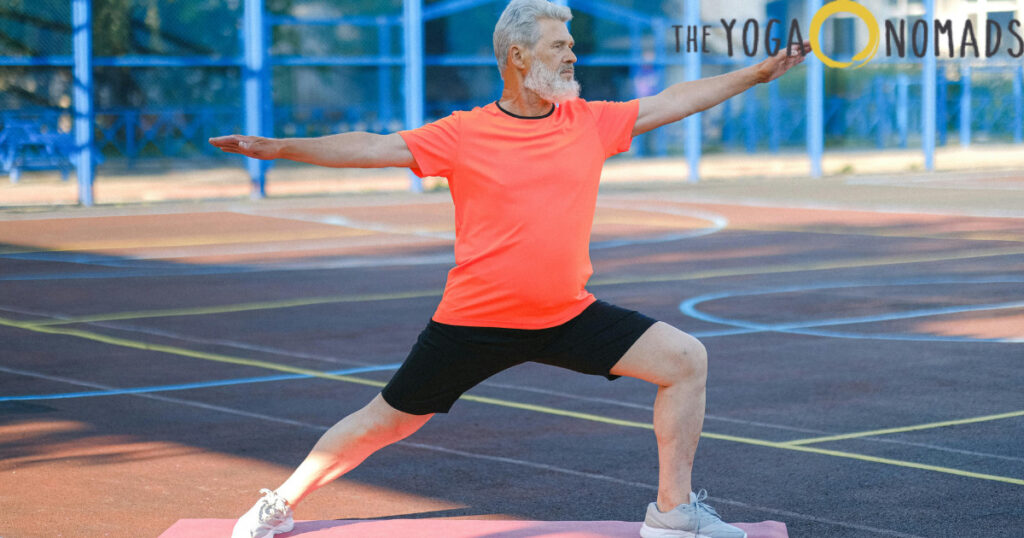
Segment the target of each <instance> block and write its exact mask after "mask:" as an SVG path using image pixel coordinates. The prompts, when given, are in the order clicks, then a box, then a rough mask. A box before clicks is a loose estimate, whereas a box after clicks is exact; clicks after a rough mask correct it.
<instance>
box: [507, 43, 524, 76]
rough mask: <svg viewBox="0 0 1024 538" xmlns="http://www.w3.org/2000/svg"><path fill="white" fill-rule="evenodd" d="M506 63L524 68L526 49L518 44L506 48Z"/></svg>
mask: <svg viewBox="0 0 1024 538" xmlns="http://www.w3.org/2000/svg"><path fill="white" fill-rule="evenodd" d="M508 64H509V65H514V66H516V68H518V69H523V70H525V69H526V50H525V49H524V48H523V47H521V46H520V45H512V46H511V47H509V48H508Z"/></svg>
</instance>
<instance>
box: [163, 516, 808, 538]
mask: <svg viewBox="0 0 1024 538" xmlns="http://www.w3.org/2000/svg"><path fill="white" fill-rule="evenodd" d="M234 525H235V520H233V519H182V520H179V521H178V522H177V523H175V524H174V525H172V526H171V528H169V529H167V531H165V532H164V533H163V534H161V535H160V538H227V537H228V536H231V528H232V527H233V526H234ZM733 525H736V526H737V527H739V528H741V529H743V530H745V531H747V537H748V538H789V534H788V533H787V532H786V524H785V523H780V522H778V521H762V522H761V523H733ZM277 536H278V538H290V537H292V536H301V537H303V538H395V537H407V538H535V537H544V538H637V537H638V536H640V523H636V522H626V521H516V520H495V519H383V520H379V519H375V520H363V521H347V520H337V521H297V522H295V529H294V530H293V531H292V532H289V533H287V534H279V535H277Z"/></svg>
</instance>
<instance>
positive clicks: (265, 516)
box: [260, 489, 288, 523]
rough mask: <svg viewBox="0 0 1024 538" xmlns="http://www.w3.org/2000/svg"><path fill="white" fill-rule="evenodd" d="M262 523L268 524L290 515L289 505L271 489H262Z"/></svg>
mask: <svg viewBox="0 0 1024 538" xmlns="http://www.w3.org/2000/svg"><path fill="white" fill-rule="evenodd" d="M260 494H261V495H263V499H262V501H263V502H262V503H261V505H260V522H262V523H268V522H270V521H274V520H280V519H284V518H285V517H286V516H287V515H288V503H287V502H286V501H285V500H284V499H282V498H281V497H279V496H278V495H277V494H276V493H274V492H273V491H270V490H269V489H261V490H260Z"/></svg>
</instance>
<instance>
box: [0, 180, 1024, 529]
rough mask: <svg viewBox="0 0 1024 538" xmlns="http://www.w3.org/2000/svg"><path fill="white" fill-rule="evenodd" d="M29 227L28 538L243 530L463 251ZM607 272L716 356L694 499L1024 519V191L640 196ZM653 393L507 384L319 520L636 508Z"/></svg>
mask: <svg viewBox="0 0 1024 538" xmlns="http://www.w3.org/2000/svg"><path fill="white" fill-rule="evenodd" d="M0 219H2V220H0V243H2V244H0V342H2V344H0V356H2V359H0V506H2V507H3V508H2V509H0V535H2V536H4V537H5V538H11V537H21V536H59V535H64V536H156V535H159V534H160V533H161V532H163V531H164V530H166V529H168V528H169V527H171V526H172V525H173V524H175V522H177V521H178V520H182V519H197V518H216V519H230V518H234V517H237V516H238V515H239V514H241V513H242V512H244V511H245V510H246V509H247V508H248V507H249V506H251V505H252V503H253V502H254V501H255V500H256V498H257V491H258V490H259V488H262V487H268V488H272V487H275V486H276V485H278V484H279V483H280V482H281V481H282V480H283V479H284V478H285V477H286V476H287V474H288V473H289V472H290V471H291V469H292V468H293V467H294V466H295V465H296V464H297V463H298V462H299V461H300V460H301V458H302V457H303V456H304V455H305V454H306V452H307V451H308V449H309V448H310V447H311V446H312V444H313V443H314V441H315V440H316V438H317V437H318V436H319V434H320V433H321V432H322V431H323V429H325V428H326V427H328V426H329V425H331V424H333V423H334V422H335V421H336V420H337V419H339V418H340V417H342V416H343V415H345V414H347V413H349V412H351V411H353V410H355V409H357V408H358V407H359V406H361V405H363V404H365V403H366V402H367V401H369V400H370V399H371V398H372V397H373V396H374V395H375V394H376V393H377V392H378V391H379V388H380V386H382V385H383V383H384V382H386V380H387V379H388V378H389V376H390V374H391V372H392V370H393V369H394V368H396V367H397V365H398V364H399V363H400V362H401V361H402V360H403V358H404V357H405V354H406V352H407V351H408V349H409V347H410V346H411V344H412V343H413V341H414V340H415V338H416V335H417V334H418V333H419V331H420V330H421V329H422V327H423V326H424V324H425V323H426V321H427V320H428V319H429V317H430V315H431V313H432V312H433V309H434V307H435V306H436V304H437V301H438V299H439V297H440V292H441V290H442V287H443V285H444V279H445V274H446V271H447V269H448V268H449V267H450V266H451V264H452V255H451V244H452V219H453V216H452V211H451V205H450V202H449V201H448V198H447V194H445V193H434V194H426V195H420V196H414V195H410V194H391V195H361V196H346V197H321V198H294V199H273V200H265V201H259V202H252V201H220V202H204V203H179V204H163V205H148V206H146V205H138V206H121V207H98V208H91V209H81V208H65V209H54V210H50V209H43V208H38V209H25V208H22V209H9V210H6V211H3V212H2V213H0ZM592 257H593V260H594V268H595V275H594V277H593V278H592V280H591V284H590V286H589V288H590V290H591V291H593V292H594V293H595V294H596V295H597V296H598V297H599V298H602V299H605V300H608V301H611V302H614V303H617V304H620V305H622V306H627V307H630V308H634V309H639V310H641V311H643V312H645V313H647V314H648V315H651V316H653V317H656V318H659V319H661V320H664V321H667V322H669V323H672V324H674V325H676V326H678V327H680V328H682V329H683V330H686V331H688V332H690V333H692V334H694V335H696V336H698V337H700V338H701V339H702V340H703V341H704V343H705V344H706V345H707V347H708V350H709V354H710V361H711V362H710V375H709V381H708V407H707V418H706V420H705V425H704V434H703V438H702V440H701V444H700V448H699V450H698V454H697V463H696V467H695V469H694V484H695V485H696V487H698V488H700V487H703V488H707V489H708V491H709V492H710V494H711V497H710V500H709V502H711V504H712V505H713V506H715V507H716V508H717V509H718V510H719V512H720V513H721V514H722V515H723V516H724V519H725V520H726V521H747V522H757V521H765V520H776V521H781V522H784V523H785V524H786V525H787V527H788V531H789V535H790V536H800V537H803V536H810V537H819V536H842V537H846V536H849V537H853V536H928V537H933V536H971V537H989V536H991V537H996V536H1005V537H1017V536H1021V534H1022V532H1024V531H1022V530H1021V528H1022V526H1024V449H1022V447H1024V389H1022V386H1024V373H1022V372H1024V370H1022V367H1024V177H1021V176H1020V175H1019V174H1016V175H1015V174H1001V175H1000V174H988V175H979V174H970V173H966V174H957V175H953V174H946V175H931V176H923V175H922V176H918V177H910V176H906V177H894V176H887V177H874V178H850V179H829V180H819V181H817V182H815V181H811V180H800V181H774V180H773V181H757V180H736V181H720V182H709V183H706V184H700V185H692V186H678V187H672V188H668V187H665V186H664V185H662V186H660V187H657V188H655V187H643V186H631V187H629V188H625V187H623V188H616V189H612V190H609V191H607V192H604V193H603V194H602V197H601V198H600V200H599V204H598V213H597V217H596V219H595V227H594V237H593V251H592ZM654 393H655V391H654V387H653V386H651V385H648V384H645V383H643V382H640V381H636V380H631V379H620V380H618V381H615V382H611V383H609V382H608V381H606V380H604V379H603V378H597V377H586V376H582V375H580V374H575V373H572V372H563V371H560V370H557V369H554V368H551V367H546V366H540V365H524V366H521V367H518V368H515V369H512V370H509V371H507V372H504V373H502V374H500V375H498V376H496V377H494V378H492V379H491V380H489V381H488V382H486V383H485V384H483V385H481V386H479V387H477V388H476V389H475V390H473V391H471V392H470V393H469V395H467V397H466V398H465V399H464V401H461V402H458V403H457V404H456V405H455V407H454V409H453V411H452V413H450V414H449V415H447V416H444V415H439V416H437V417H436V418H435V419H433V420H432V421H431V422H429V423H428V424H427V425H426V426H425V427H424V428H423V429H422V430H421V431H420V432H418V433H417V434H415V435H414V436H413V437H411V438H410V439H408V440H407V441H405V442H402V443H400V444H399V445H397V446H394V447H391V448H388V449H385V450H384V451H382V452H380V453H378V454H376V455H374V456H372V457H371V458H370V459H369V460H368V461H367V462H366V463H365V464H364V465H363V466H362V467H360V468H358V469H356V470H355V471H353V472H352V473H350V474H349V475H347V476H345V477H343V478H342V479H341V480H338V481H337V482H335V483H333V484H332V485H330V486H328V487H325V488H324V489H322V490H320V491H318V492H317V493H315V494H314V495H313V496H311V497H310V498H309V499H308V500H307V502H306V503H304V504H303V505H302V506H301V507H300V509H299V511H298V513H297V517H298V518H299V519H303V520H331V519H349V520H351V519H376V518H431V519H437V518H463V519H523V520H543V521H581V520H614V521H639V520H640V519H641V518H642V516H643V511H644V508H645V506H646V504H647V503H648V502H650V501H651V500H653V498H654V494H655V484H656V477H657V468H656V462H657V459H656V454H655V443H654V436H653V432H652V431H651V427H650V423H651V405H652V402H653V398H654ZM479 535H480V536H500V534H490V533H488V532H486V531H484V530H483V528H482V530H481V533H480V534H479Z"/></svg>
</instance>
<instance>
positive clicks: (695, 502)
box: [690, 489, 721, 534]
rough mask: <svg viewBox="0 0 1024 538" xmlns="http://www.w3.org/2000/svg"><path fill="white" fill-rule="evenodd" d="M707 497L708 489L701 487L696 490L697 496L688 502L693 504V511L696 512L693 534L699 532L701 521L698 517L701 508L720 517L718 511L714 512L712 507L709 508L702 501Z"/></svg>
mask: <svg viewBox="0 0 1024 538" xmlns="http://www.w3.org/2000/svg"><path fill="white" fill-rule="evenodd" d="M707 498H708V491H707V490H706V489H702V490H700V491H698V492H697V497H696V498H695V499H694V500H693V502H692V503H690V504H692V505H693V507H694V512H696V514H697V528H696V529H694V534H699V533H700V521H701V519H700V511H701V510H704V511H705V512H708V513H710V514H711V515H713V516H715V517H717V518H719V519H721V518H720V517H719V515H718V512H715V509H714V508H711V507H710V506H708V505H706V504H704V502H703V501H704V499H707Z"/></svg>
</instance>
